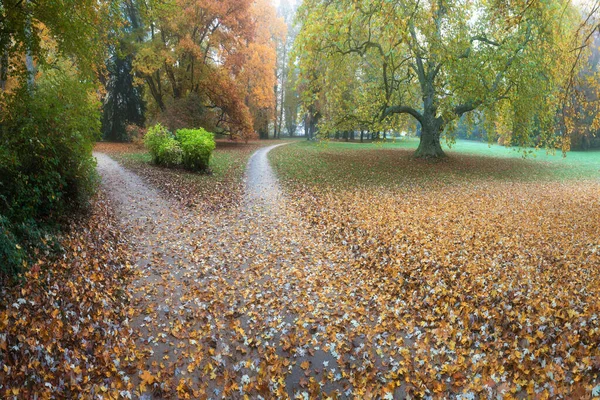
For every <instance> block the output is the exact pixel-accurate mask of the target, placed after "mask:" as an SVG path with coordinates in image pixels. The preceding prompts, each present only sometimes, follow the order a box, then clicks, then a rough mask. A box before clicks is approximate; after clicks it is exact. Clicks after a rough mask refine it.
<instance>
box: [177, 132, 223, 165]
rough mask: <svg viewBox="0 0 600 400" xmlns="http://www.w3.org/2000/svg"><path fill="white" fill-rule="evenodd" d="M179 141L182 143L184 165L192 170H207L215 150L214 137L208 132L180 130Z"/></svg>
mask: <svg viewBox="0 0 600 400" xmlns="http://www.w3.org/2000/svg"><path fill="white" fill-rule="evenodd" d="M176 137H177V140H178V141H179V143H181V150H182V153H183V165H184V166H185V168H187V169H191V170H206V169H208V165H209V162H210V156H211V155H212V152H213V150H214V149H215V138H214V135H213V134H212V133H210V132H207V131H206V130H204V129H202V128H200V129H179V130H178V131H177V135H176Z"/></svg>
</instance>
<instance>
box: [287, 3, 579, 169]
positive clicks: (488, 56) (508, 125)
mask: <svg viewBox="0 0 600 400" xmlns="http://www.w3.org/2000/svg"><path fill="white" fill-rule="evenodd" d="M498 4H499V3H498V2H494V1H492V2H490V1H485V0H475V1H469V2H463V1H455V0H449V1H444V2H433V1H430V2H422V1H416V0H407V1H402V2H381V3H378V4H377V6H373V4H372V2H365V1H363V2H361V1H359V2H356V1H354V0H338V1H335V2H323V1H320V0H306V1H304V2H303V3H302V6H301V7H300V9H299V14H298V21H302V28H301V31H300V33H299V35H298V37H297V40H296V42H295V44H294V52H293V57H292V60H294V62H295V63H296V65H297V66H298V68H299V71H300V72H299V76H298V79H297V86H298V88H299V90H300V91H301V95H302V102H303V104H304V108H305V109H310V107H313V108H315V109H316V110H317V111H319V113H320V114H321V117H322V118H321V119H320V122H319V124H320V126H319V130H320V132H322V133H324V134H325V135H327V134H330V133H334V132H336V131H343V130H352V129H353V130H358V129H363V128H367V129H369V130H372V131H377V130H388V129H393V130H404V129H406V126H407V125H408V124H412V123H413V120H414V121H416V122H418V124H419V125H420V126H421V133H422V135H421V144H422V146H419V148H418V149H417V152H416V155H417V156H422V157H425V158H427V157H430V156H432V157H443V151H442V149H441V147H440V146H439V141H440V135H441V134H443V135H445V136H446V137H448V138H449V140H450V141H452V140H453V139H454V138H455V137H456V130H455V129H453V127H454V126H455V125H456V122H457V121H458V120H459V119H460V118H461V117H462V116H463V115H467V114H468V113H471V112H474V111H476V112H478V113H480V114H481V115H482V116H484V117H485V118H484V119H483V122H484V124H483V126H484V128H485V130H486V131H487V132H490V133H493V132H498V134H499V135H500V136H502V137H503V138H504V139H505V140H504V142H506V143H510V144H511V145H515V146H520V147H530V146H538V147H539V146H546V147H547V148H551V149H552V148H562V149H563V150H566V149H568V142H567V141H566V140H564V137H562V136H559V135H556V134H555V132H556V130H555V129H554V127H555V122H556V118H555V117H556V112H557V110H558V109H559V107H560V106H561V103H562V102H563V101H564V93H565V91H566V90H568V87H569V85H570V82H571V78H572V76H573V75H574V74H576V73H577V70H578V68H574V66H576V65H577V60H576V57H577V52H575V51H573V48H574V47H576V46H578V45H579V43H580V42H581V41H582V40H583V39H582V38H581V34H582V31H585V30H589V28H587V27H586V28H585V29H582V30H580V29H578V28H579V27H580V24H579V21H580V14H579V12H578V11H577V9H576V7H574V6H573V5H572V3H571V2H569V1H562V0H552V1H537V2H529V1H515V2H509V3H506V4H504V3H503V6H502V7H499V6H498ZM515 15H518V16H519V17H518V18H515ZM463 122H480V121H479V119H472V120H470V121H468V120H463Z"/></svg>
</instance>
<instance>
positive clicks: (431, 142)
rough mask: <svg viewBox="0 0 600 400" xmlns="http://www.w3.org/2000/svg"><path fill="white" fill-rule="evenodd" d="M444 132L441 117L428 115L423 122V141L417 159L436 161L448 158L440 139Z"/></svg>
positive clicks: (416, 153)
mask: <svg viewBox="0 0 600 400" xmlns="http://www.w3.org/2000/svg"><path fill="white" fill-rule="evenodd" d="M443 130H444V122H443V119H442V118H441V117H436V116H435V115H433V114H431V113H426V114H425V115H424V116H423V121H422V122H421V140H420V141H419V147H418V148H417V151H416V152H415V157H416V158H426V159H436V158H444V157H446V153H444V151H443V150H442V145H441V142H440V137H441V134H442V131H443Z"/></svg>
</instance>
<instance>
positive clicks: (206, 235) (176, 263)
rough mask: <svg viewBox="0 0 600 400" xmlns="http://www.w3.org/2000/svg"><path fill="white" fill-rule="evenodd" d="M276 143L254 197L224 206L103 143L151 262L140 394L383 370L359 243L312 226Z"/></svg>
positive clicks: (276, 388) (211, 391)
mask: <svg viewBox="0 0 600 400" xmlns="http://www.w3.org/2000/svg"><path fill="white" fill-rule="evenodd" d="M277 146H278V145H274V146H270V147H266V148H263V149H260V150H258V151H257V152H256V153H255V154H254V155H253V156H252V157H251V158H250V160H249V162H248V167H247V175H246V193H245V196H244V201H243V204H241V205H240V206H239V207H237V208H234V209H232V210H227V211H219V212H214V213H206V212H203V210H202V209H197V210H196V209H187V208H184V207H182V206H181V205H180V204H179V203H178V202H176V201H174V200H172V199H170V198H168V197H167V196H166V195H164V194H163V193H162V192H160V191H158V190H156V189H155V188H153V187H152V186H150V185H149V184H148V183H146V182H145V181H143V180H142V179H141V178H140V177H139V176H137V175H136V174H134V173H132V172H131V171H129V170H127V169H124V168H123V167H121V166H120V165H119V164H118V163H117V162H116V161H114V160H112V159H111V158H110V157H109V156H107V155H104V154H96V158H97V160H98V171H99V172H100V175H101V176H102V181H103V185H104V187H105V191H106V192H108V194H109V195H110V196H111V197H112V199H113V200H114V203H115V206H116V207H117V214H118V215H119V217H120V220H121V222H122V225H123V230H124V231H125V232H126V233H127V236H128V237H129V239H130V243H131V246H132V247H133V249H134V252H135V254H134V258H135V262H136V264H137V266H138V270H139V272H140V273H139V276H138V277H137V278H136V279H135V280H134V282H133V283H132V285H131V289H130V290H131V292H132V294H133V298H134V304H133V306H134V309H135V310H136V312H135V315H134V316H132V328H133V331H134V334H135V335H136V337H137V345H138V348H139V351H140V357H139V360H138V368H137V371H135V372H133V373H132V382H134V384H135V386H134V394H135V396H136V397H137V396H139V397H156V398H175V397H186V395H187V396H189V397H191V398H240V397H243V396H244V395H249V396H250V397H252V398H256V397H258V396H259V395H260V396H262V397H263V398H274V397H275V398H282V397H283V398H285V397H296V396H300V397H302V398H306V397H307V396H308V397H315V396H316V397H322V396H323V395H324V394H325V393H328V394H333V392H337V395H338V396H339V395H341V397H347V396H348V397H351V396H352V395H353V394H356V393H354V392H353V390H354V389H353V388H355V387H357V386H356V384H357V382H358V383H359V384H360V385H362V384H363V383H362V382H365V379H367V378H366V377H367V376H369V379H376V378H375V376H374V375H373V374H376V373H377V368H374V367H376V366H377V365H378V362H377V361H376V358H377V354H375V352H374V351H373V348H372V347H371V346H368V345H367V346H365V344H367V343H368V342H369V341H370V340H374V339H373V338H369V337H368V336H369V330H370V329H369V326H371V324H372V323H373V322H372V320H371V319H370V317H368V316H369V315H379V314H378V311H377V310H371V311H370V310H369V308H370V307H372V304H374V302H373V300H372V299H371V298H370V295H369V292H368V291H367V290H365V284H363V283H362V280H363V277H361V276H356V271H352V270H349V268H347V267H346V266H345V264H344V260H345V259H346V258H347V257H348V254H346V253H345V252H344V251H343V250H340V249H335V248H330V247H328V246H327V245H324V243H323V240H320V239H316V238H315V237H313V235H312V234H310V233H309V232H310V227H309V226H307V224H306V222H305V221H303V220H302V218H300V217H299V216H298V215H297V213H296V212H295V211H294V209H293V207H292V206H291V205H290V204H289V203H291V202H290V201H285V199H284V196H283V193H282V190H281V188H280V186H279V184H278V182H277V179H276V176H275V174H274V173H273V171H272V169H271V167H270V165H269V162H268V159H267V154H268V152H269V151H271V150H272V149H273V148H275V147H277ZM356 310H359V312H356ZM377 340H380V341H381V340H382V339H377ZM387 362H388V363H389V360H388V361H387ZM354 369H358V371H359V374H360V378H359V375H356V378H355V377H354V376H355V375H353V373H351V370H354ZM357 379H360V381H359V380H357ZM355 380H356V382H355ZM360 385H359V386H360Z"/></svg>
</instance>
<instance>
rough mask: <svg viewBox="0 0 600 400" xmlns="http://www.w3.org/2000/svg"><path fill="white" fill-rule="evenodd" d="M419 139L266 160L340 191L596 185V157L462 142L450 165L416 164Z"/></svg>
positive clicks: (298, 149) (310, 148) (335, 145)
mask: <svg viewBox="0 0 600 400" xmlns="http://www.w3.org/2000/svg"><path fill="white" fill-rule="evenodd" d="M417 146H418V139H416V138H411V139H406V140H402V141H395V142H394V141H388V142H386V143H364V144H361V143H346V142H333V141H330V142H318V143H314V142H306V141H305V142H299V143H295V144H291V145H288V146H284V147H280V148H278V149H275V150H274V151H273V152H271V154H270V157H271V160H272V163H273V164H274V166H275V168H276V170H277V171H278V173H279V174H280V175H281V176H282V177H283V178H284V179H288V180H293V181H296V182H299V183H305V184H306V183H311V184H329V185H331V186H337V187H344V186H347V185H348V182H349V181H352V182H354V183H356V184H359V185H385V186H389V185H403V184H410V183H413V184H420V183H431V182H436V183H451V182H455V181H464V180H467V181H476V180H500V181H563V180H573V179H576V180H590V179H592V180H593V179H600V151H588V152H569V153H567V156H566V157H563V155H562V153H560V152H556V153H555V154H549V153H547V152H546V151H544V150H532V152H531V153H528V154H527V156H526V157H524V153H523V151H522V150H519V149H512V148H507V147H503V146H498V145H488V144H486V143H481V142H475V141H467V140H460V141H458V142H457V143H455V144H454V145H453V146H452V147H451V148H448V146H447V145H445V144H444V149H445V150H446V153H447V154H448V156H449V157H448V159H447V160H444V161H441V162H438V163H435V162H428V161H423V160H415V159H413V158H412V153H413V151H414V150H415V149H416V147H417Z"/></svg>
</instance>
